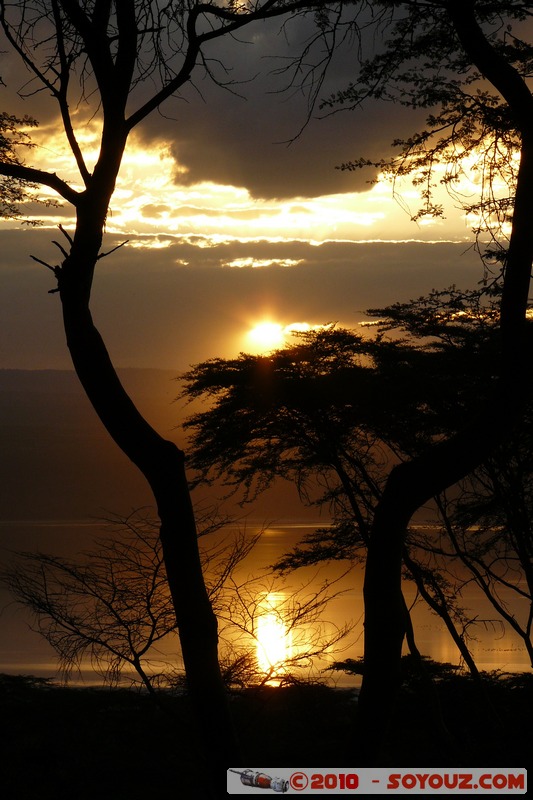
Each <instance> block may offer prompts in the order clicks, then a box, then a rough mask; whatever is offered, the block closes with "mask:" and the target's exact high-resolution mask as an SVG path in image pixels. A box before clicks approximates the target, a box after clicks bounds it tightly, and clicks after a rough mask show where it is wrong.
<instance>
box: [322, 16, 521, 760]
mask: <svg viewBox="0 0 533 800" xmlns="http://www.w3.org/2000/svg"><path fill="white" fill-rule="evenodd" d="M375 5H376V6H383V7H386V8H387V9H389V11H390V27H389V29H388V33H389V35H388V36H387V39H386V42H385V45H384V47H383V49H382V51H381V52H380V53H379V54H378V55H377V56H376V57H375V58H373V59H370V60H369V61H368V62H367V63H366V65H364V66H363V68H362V70H361V72H360V75H359V76H358V80H357V81H354V83H353V85H352V86H350V87H349V88H348V89H347V90H346V91H345V92H342V93H341V94H340V95H339V96H338V97H336V98H334V100H333V101H332V102H333V103H335V102H337V101H339V100H340V101H341V102H343V103H345V104H351V105H352V106H353V107H357V106H359V105H360V103H361V102H362V101H363V99H364V98H365V97H368V96H371V97H382V98H388V99H392V100H396V101H399V102H401V103H404V104H406V105H408V106H411V107H415V108H433V107H437V109H438V110H437V112H436V113H432V114H431V115H430V116H429V117H428V123H427V129H426V130H424V131H422V132H421V133H419V134H417V135H415V136H413V137H412V138H411V139H408V140H406V141H405V142H403V143H402V142H400V143H399V144H400V147H401V155H400V157H399V159H398V160H396V161H392V162H389V167H390V169H391V171H392V174H393V175H396V174H405V173H406V172H408V171H409V170H410V169H411V167H412V168H413V170H415V180H416V181H417V183H419V184H420V183H421V182H422V183H423V186H424V188H425V199H426V201H427V202H426V204H425V207H424V209H423V213H437V214H438V213H440V212H441V210H440V209H439V208H438V207H435V205H434V204H433V202H432V197H433V191H432V190H433V186H434V182H435V171H434V166H435V165H436V164H440V163H443V162H444V163H448V164H451V165H452V167H451V171H449V172H448V174H447V175H445V177H444V179H443V182H445V183H448V184H453V182H454V180H455V179H457V177H458V175H459V172H460V170H461V168H462V163H463V162H462V159H463V158H464V157H465V156H468V155H470V156H475V157H476V158H477V159H478V160H480V161H481V162H482V163H484V164H485V165H486V166H487V169H486V171H485V177H486V179H487V180H486V184H485V185H486V186H488V193H486V194H484V196H483V197H482V198H481V202H480V204H479V206H478V209H477V210H478V211H479V212H480V213H481V216H482V218H484V219H485V220H487V219H488V220H489V223H490V225H491V226H492V225H493V224H494V221H496V222H497V221H498V218H500V219H501V217H502V215H503V217H504V219H505V221H506V222H507V223H509V227H510V233H509V236H508V241H507V242H503V243H501V249H500V250H499V253H498V256H499V259H500V261H501V263H502V265H503V282H502V294H501V302H500V357H499V361H498V369H497V378H496V379H493V378H491V380H490V390H491V391H490V399H489V400H487V399H486V398H484V402H483V405H482V406H481V407H480V406H479V405H478V404H477V403H474V404H473V406H472V407H470V408H469V409H465V412H464V416H463V424H462V426H461V428H460V429H459V430H458V431H457V433H456V434H454V435H453V436H451V437H449V438H446V439H444V440H439V441H435V442H432V443H431V444H430V445H429V446H428V447H427V448H426V449H425V450H424V451H423V452H422V453H420V454H418V455H416V456H415V457H413V458H412V459H410V460H407V461H404V462H402V463H401V464H399V465H397V466H395V467H394V468H393V469H392V471H391V473H390V475H389V478H388V480H387V484H386V486H385V489H384V492H383V495H382V498H381V500H380V502H379V503H378V506H377V508H376V513H375V515H374V520H373V525H372V531H371V536H370V540H369V547H368V556H367V562H366V570H365V583H364V598H365V674H364V678H363V685H362V689H361V695H360V698H359V712H360V719H361V722H362V724H363V726H364V728H365V732H366V738H365V757H366V760H367V761H369V762H371V761H376V760H379V742H380V740H381V737H382V735H383V731H384V730H385V728H386V724H387V720H388V719H389V717H390V713H391V708H392V705H393V700H394V696H395V694H396V691H397V687H398V685H399V681H400V657H401V647H402V642H403V639H404V635H405V615H404V610H403V605H402V600H401V563H402V547H403V542H404V540H405V536H406V530H407V526H408V524H409V520H410V519H411V517H412V515H413V514H414V512H415V511H416V510H417V509H418V508H420V507H421V506H422V505H423V504H424V503H425V502H427V501H428V500H429V499H430V498H431V497H434V496H435V495H437V494H439V493H440V492H442V491H443V490H444V489H445V488H446V487H448V486H451V485H452V484H454V483H456V482H457V481H458V480H460V479H461V478H463V477H464V476H465V475H467V474H468V473H469V472H470V471H471V470H473V469H474V468H475V467H476V466H478V465H479V464H480V462H481V461H482V460H483V459H484V458H485V457H487V456H488V455H489V453H490V452H491V451H492V450H493V448H494V447H495V446H496V445H497V443H498V442H499V441H501V440H502V439H503V437H504V436H505V435H506V433H508V432H509V431H510V430H512V428H513V426H514V425H515V423H516V421H517V419H519V417H520V414H521V413H522V409H523V406H524V402H525V399H526V395H527V392H528V374H527V366H526V365H527V358H528V354H530V347H529V342H528V337H527V328H526V310H527V302H528V293H529V285H530V274H531V264H532V261H533V231H532V228H531V219H532V215H533V97H532V94H531V90H530V88H529V85H528V78H529V77H530V76H531V55H532V46H531V44H530V43H529V42H528V41H527V38H526V39H525V38H524V37H527V28H526V29H525V30H526V32H525V33H524V32H522V31H521V30H520V23H522V22H525V21H527V20H528V19H530V18H531V16H532V15H533V4H531V3H528V2H509V1H508V0H502V1H501V2H492V0H490V1H489V0H465V2H463V0H420V2H417V1H416V0H415V2H379V3H376V4H375ZM513 23H515V28H513V27H512V24H513ZM484 156H486V157H485V158H484ZM515 156H518V160H517V161H516V160H513V157H515ZM361 164H362V162H361V161H360V160H358V161H356V162H353V163H352V164H348V165H346V166H347V167H348V168H357V167H360V166H361ZM502 164H503V165H504V170H505V171H507V172H509V170H508V167H509V165H514V164H517V167H516V168H512V169H511V170H510V174H508V176H507V177H508V181H507V186H508V188H509V194H507V195H505V196H504V197H498V196H497V195H496V193H495V187H494V183H493V177H494V175H495V174H497V173H498V168H499V165H502ZM491 218H492V219H491ZM500 231H501V229H500ZM490 232H491V235H492V236H493V238H494V239H495V240H496V241H498V228H497V227H496V229H495V228H493V227H491V231H490ZM495 407H496V408H497V409H498V415H497V419H496V420H495V419H494V416H493V415H492V409H493V408H495Z"/></svg>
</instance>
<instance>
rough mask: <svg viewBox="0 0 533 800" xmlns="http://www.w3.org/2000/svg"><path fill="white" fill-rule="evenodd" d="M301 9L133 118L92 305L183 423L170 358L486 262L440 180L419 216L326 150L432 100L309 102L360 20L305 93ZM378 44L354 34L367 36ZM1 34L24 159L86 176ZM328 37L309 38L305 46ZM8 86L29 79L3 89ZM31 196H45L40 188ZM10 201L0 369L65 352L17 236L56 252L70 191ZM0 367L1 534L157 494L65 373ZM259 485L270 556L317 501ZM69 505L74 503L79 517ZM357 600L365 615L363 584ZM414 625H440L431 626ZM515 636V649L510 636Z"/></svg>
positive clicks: (469, 274)
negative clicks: (16, 213)
mask: <svg viewBox="0 0 533 800" xmlns="http://www.w3.org/2000/svg"><path fill="white" fill-rule="evenodd" d="M13 7H14V8H15V6H13ZM311 24H312V23H311V22H310V21H309V20H307V21H304V20H303V19H302V18H299V19H297V20H296V21H294V22H292V23H291V24H290V25H289V26H286V27H284V28H283V29H282V30H281V32H280V23H279V22H275V23H269V24H261V25H254V26H253V27H251V28H249V29H247V30H246V32H245V33H242V32H241V35H239V36H236V37H233V38H231V39H227V40H224V41H221V42H218V43H214V44H213V45H212V47H211V49H210V50H209V53H208V57H209V58H210V59H211V61H210V66H211V68H212V69H213V70H214V71H215V73H216V75H217V77H218V78H219V80H221V81H228V80H230V81H232V82H233V83H232V85H231V87H227V88H223V87H222V86H220V85H216V83H213V82H212V81H210V80H209V79H207V78H206V77H202V75H201V73H198V75H193V80H192V82H191V83H189V84H187V85H186V86H185V87H184V88H183V90H182V92H181V94H180V97H179V98H173V99H171V100H170V101H168V102H167V103H166V104H165V105H164V106H163V107H162V108H161V109H160V110H159V112H156V113H153V114H152V115H151V116H150V117H149V118H148V119H147V120H145V122H143V123H142V124H141V126H140V127H138V128H136V129H135V130H134V132H133V134H132V135H131V137H130V140H129V143H128V147H127V150H126V153H125V156H124V159H123V163H122V169H121V172H120V175H119V178H118V182H117V186H116V190H115V193H114V195H113V197H112V201H111V206H110V210H109V214H108V219H107V226H106V233H105V239H104V245H103V248H104V251H114V252H112V253H111V254H110V255H109V256H108V257H106V258H103V259H102V260H101V261H100V262H99V264H98V267H97V274H96V278H95V283H94V289H93V298H92V311H93V315H94V318H95V322H96V325H97V326H98V328H99V329H100V331H101V332H102V335H103V338H104V340H105V342H106V344H107V346H108V349H109V351H110V354H111V357H112V360H113V363H114V364H115V365H116V366H117V367H118V368H133V367H140V368H156V369H157V370H164V371H165V372H164V373H161V374H159V373H150V378H149V379H147V378H146V375H147V374H148V373H146V372H144V371H141V370H139V371H135V370H130V371H129V373H128V374H126V375H125V376H123V380H124V383H125V385H126V388H127V389H128V391H130V393H131V395H132V396H133V397H134V400H135V402H137V403H138V405H139V407H140V408H141V411H142V412H143V413H145V414H146V416H147V418H149V420H150V421H151V422H154V423H155V424H156V427H158V429H159V430H161V431H162V432H163V433H164V435H166V436H168V437H169V438H170V437H174V438H175V439H176V440H177V441H178V440H179V437H180V436H182V435H183V434H182V432H181V431H180V432H178V433H176V431H177V429H178V423H179V415H180V414H182V413H183V408H182V407H181V410H180V411H178V410H177V406H176V405H175V404H173V403H172V400H173V399H174V398H175V397H176V395H177V394H178V392H179V388H178V387H177V384H176V383H175V382H174V381H173V378H174V377H175V376H178V375H179V374H180V373H181V372H183V371H185V370H187V369H188V368H189V366H190V365H192V364H195V363H198V362H199V361H201V360H205V359H207V358H212V357H216V356H221V357H234V356H236V355H237V354H238V353H239V352H242V351H248V352H266V351H268V350H269V349H271V348H274V347H279V346H282V345H283V344H284V343H285V342H288V341H290V337H291V333H292V332H294V331H298V330H306V329H309V328H311V327H315V326H321V325H325V324H328V323H337V324H339V325H341V326H347V327H354V326H357V325H359V323H360V322H361V321H363V320H364V319H365V310H366V309H368V308H379V307H380V306H384V305H387V304H390V303H394V302H396V301H403V302H404V301H407V300H409V299H410V298H416V297H419V296H420V295H423V294H426V293H428V292H429V291H430V290H431V289H434V288H437V289H442V288H446V287H449V286H451V285H452V284H455V285H456V286H458V287H461V288H465V289H467V288H473V287H474V286H475V285H476V284H477V283H478V282H479V281H480V280H481V278H482V276H483V267H482V264H481V261H480V258H479V255H478V253H477V252H476V251H475V249H474V246H473V245H474V236H473V233H472V228H473V226H474V225H475V222H476V221H475V220H474V219H471V218H467V217H466V216H465V214H464V211H463V210H462V209H461V208H460V202H459V201H458V200H457V199H455V200H454V199H453V198H452V197H450V196H449V195H447V194H446V192H445V190H444V188H443V187H440V188H439V189H438V190H437V199H438V200H440V201H441V202H442V203H443V204H444V217H443V218H439V219H421V220H419V221H418V222H417V223H414V222H412V221H411V219H410V215H412V214H415V213H416V212H417V211H418V210H419V207H420V189H415V188H413V186H412V184H411V182H410V181H405V182H404V183H398V184H397V185H395V186H394V187H393V186H392V185H391V184H390V183H388V182H387V181H385V180H384V179H383V178H382V177H381V176H380V175H379V174H377V172H376V171H375V170H374V171H373V170H372V169H369V170H367V171H356V172H350V171H343V170H340V169H339V165H341V164H342V163H344V162H347V161H350V160H356V159H358V158H360V157H366V158H370V159H380V158H383V157H387V156H388V155H390V154H391V153H392V152H393V151H392V149H391V146H390V143H391V142H392V141H393V140H394V139H397V138H401V137H408V136H410V135H411V134H412V133H414V132H415V131H416V130H420V128H421V127H422V126H423V125H424V117H425V114H421V113H420V112H414V111H412V110H409V109H406V108H402V107H396V106H393V105H392V104H390V103H387V104H379V103H374V104H368V105H366V106H364V107H363V108H361V109H358V110H357V111H346V110H344V111H339V112H338V113H331V112H330V111H329V110H328V109H327V108H324V107H322V105H321V101H322V100H323V99H325V98H328V97H329V96H331V95H332V93H334V92H335V91H337V90H339V89H343V88H345V87H346V86H347V85H348V84H349V83H350V81H351V80H353V79H354V78H355V60H356V59H355V55H354V42H353V41H352V40H349V41H348V40H346V41H340V42H339V44H338V47H337V48H336V50H335V53H334V57H333V58H332V61H331V63H330V65H329V70H328V73H327V77H326V79H325V81H324V82H323V84H322V85H321V86H320V91H319V94H318V96H317V98H316V103H315V104H314V105H313V107H312V109H311V112H310V106H309V96H308V93H307V90H306V86H305V85H304V87H303V88H301V87H300V85H299V84H298V82H295V83H293V84H292V85H291V77H290V72H288V71H287V70H286V67H287V66H288V64H290V61H287V59H288V58H290V57H291V56H293V55H294V53H295V52H298V51H299V48H301V46H302V43H304V42H306V41H309V39H308V37H309V35H310V33H311V27H310V26H311ZM374 45H375V43H374V42H373V41H371V40H370V39H369V41H368V42H367V43H366V44H365V42H363V43H362V47H363V51H364V50H365V47H366V48H367V51H366V52H363V55H368V54H369V53H370V52H371V49H372V47H374ZM317 46H318V47H320V45H317ZM0 52H2V64H1V67H0V78H1V81H0V111H6V112H8V113H13V114H17V115H20V116H22V115H24V114H29V115H30V116H33V117H35V118H36V119H37V120H38V121H39V128H38V129H37V130H32V131H31V136H32V139H33V140H34V142H35V145H36V146H35V147H34V148H33V149H32V150H31V151H29V152H27V153H25V160H26V163H27V164H28V165H30V166H34V167H36V168H38V169H41V170H45V171H48V172H55V173H57V175H58V176H60V177H61V178H62V179H63V180H64V181H66V182H68V183H69V184H70V185H71V186H73V187H74V188H81V181H80V176H79V174H78V173H77V171H76V167H75V163H74V159H73V157H72V154H71V153H70V151H69V149H68V146H67V142H66V139H65V135H64V133H63V129H62V126H61V124H60V120H59V116H58V113H57V108H56V106H55V105H54V103H53V100H52V99H51V98H50V96H49V94H48V93H47V92H41V93H36V92H35V91H34V88H35V87H34V85H33V84H32V83H31V82H30V83H28V80H29V78H30V77H31V76H30V75H29V73H28V71H27V70H26V69H25V67H24V65H23V64H21V62H20V60H18V59H17V57H16V56H15V55H14V54H13V53H12V52H10V49H9V46H8V44H7V43H6V42H5V41H0ZM323 55H324V54H323V53H321V52H320V50H318V51H317V50H316V48H315V49H313V48H312V49H311V50H310V52H309V54H308V61H309V63H318V62H319V60H320V58H321V57H323ZM222 64H224V65H225V67H226V69H227V71H225V70H224V69H222V68H221V66H220V65H222ZM307 77H309V74H308V75H307ZM304 84H305V80H304ZM86 88H87V92H86V96H85V97H83V98H82V99H81V101H80V97H79V93H78V96H76V93H75V91H74V90H73V95H72V97H71V113H72V118H73V121H74V124H75V127H76V135H77V139H78V142H79V144H80V146H81V148H82V150H83V153H84V156H85V158H86V161H87V164H88V167H89V169H91V168H92V165H93V164H94V163H95V160H96V158H97V155H98V146H99V138H100V133H101V132H100V127H99V109H98V98H97V97H95V96H94V95H93V94H91V91H90V88H91V86H90V79H88V83H87V87H86ZM21 89H22V94H25V95H26V99H23V97H22V96H21V95H20V94H17V92H18V91H19V90H21ZM152 90H153V88H152V86H151V83H150V82H148V83H147V84H146V85H145V84H142V85H139V86H138V87H137V88H136V90H135V92H134V94H133V96H132V98H131V108H130V111H133V110H134V109H135V108H138V107H139V105H142V103H143V102H145V101H146V99H147V97H148V96H149V94H150V91H152ZM309 114H310V115H309ZM476 166H477V165H476V163H475V162H474V163H470V164H465V170H466V172H467V173H468V178H467V177H466V176H465V177H464V179H462V180H461V182H460V183H459V184H458V185H456V186H455V190H456V192H457V196H458V197H461V198H462V199H463V200H464V201H466V202H468V200H469V199H473V198H475V197H476V196H478V192H479V189H480V186H481V185H482V181H483V176H482V175H481V174H480V173H479V172H478V171H477V170H476ZM440 174H441V177H444V173H440ZM437 179H438V175H437ZM493 188H494V190H495V191H496V192H498V190H499V187H498V186H497V185H494V186H493ZM504 188H505V187H504ZM41 198H44V199H45V200H46V199H50V200H55V199H56V198H55V196H54V195H53V193H52V192H51V191H49V190H47V189H45V190H43V191H42V192H41ZM24 211H25V212H26V213H27V215H28V217H29V219H30V220H36V219H39V220H41V221H42V224H41V225H40V226H39V227H31V226H27V225H21V224H20V223H18V222H14V221H6V220H0V242H1V250H0V370H47V369H48V370H49V369H54V370H70V369H71V362H70V359H69V354H68V351H67V348H66V345H65V340H64V333H63V329H62V321H61V304H60V299H59V296H58V294H57V293H49V292H50V290H53V289H54V288H55V280H54V276H53V274H52V273H51V272H50V271H49V270H47V269H46V268H45V267H44V266H42V265H40V264H38V263H36V261H35V260H32V259H31V256H34V257H36V258H37V259H41V260H42V261H44V262H47V263H48V264H52V265H56V264H58V263H60V259H61V254H60V252H59V250H58V248H57V246H56V245H55V244H54V241H55V242H59V243H65V244H66V240H64V239H63V238H62V233H61V232H60V231H59V229H58V226H59V225H61V226H63V227H64V229H65V230H67V231H69V230H70V231H72V230H73V227H74V217H73V209H72V208H71V207H70V206H69V205H68V204H67V203H65V202H64V201H62V200H61V201H60V203H59V205H58V206H57V207H56V206H46V205H39V204H37V203H29V204H28V205H27V206H26V207H25V208H24ZM115 248H118V249H116V250H115ZM0 378H2V380H3V395H2V392H0V403H3V408H4V412H5V413H4V421H3V423H2V427H0V435H2V436H3V440H2V447H3V448H4V452H5V458H4V459H3V461H2V462H1V463H0V484H1V485H2V486H3V489H4V491H3V494H2V495H0V534H2V537H0V538H1V540H2V547H4V548H15V549H17V548H22V549H23V548H24V547H27V548H29V549H36V548H39V547H40V548H42V549H45V550H46V549H48V548H49V547H52V549H53V548H55V547H56V546H57V548H58V549H62V548H64V551H65V552H67V551H68V549H69V548H71V549H79V548H80V547H81V546H82V545H83V542H84V541H86V540H87V538H88V537H89V536H90V535H92V533H93V529H92V528H91V527H90V526H91V525H92V523H91V522H88V520H93V519H94V517H95V516H98V515H100V516H101V515H102V513H103V512H102V510H103V509H104V510H105V511H106V513H107V510H108V509H111V511H112V512H114V511H116V512H117V513H123V512H124V513H129V511H130V510H131V509H132V508H133V507H139V506H142V505H145V504H146V505H147V504H149V503H151V502H152V497H151V495H150V493H149V491H148V486H147V485H146V484H145V482H144V481H143V480H142V479H141V477H140V475H139V474H138V473H137V471H136V470H135V469H134V468H133V467H132V465H131V464H130V463H129V462H128V460H127V459H126V457H125V456H124V455H123V454H122V453H121V452H120V451H119V450H118V448H116V447H115V445H114V444H113V443H112V442H111V440H110V439H109V437H108V436H107V434H106V433H105V431H104V430H103V428H102V426H101V425H100V423H99V421H98V420H97V419H96V417H95V415H94V414H93V412H92V409H89V407H88V403H87V400H86V398H85V397H84V396H83V394H82V392H81V389H80V387H79V385H78V382H77V379H76V376H74V375H72V374H70V375H69V374H62V373H59V374H58V375H55V376H52V377H50V376H49V375H46V374H42V375H41V374H39V373H33V374H32V375H30V376H28V375H27V374H24V375H22V376H21V375H18V374H14V373H9V372H4V373H2V374H1V375H0ZM28 387H29V388H28ZM132 387H133V388H132ZM13 398H16V399H15V400H13ZM17 398H18V399H17ZM213 491H214V492H215V491H216V490H213ZM273 492H274V494H268V493H266V494H265V495H263V496H262V497H261V498H260V501H259V503H258V504H256V505H254V510H253V513H254V514H255V515H256V519H257V520H260V526H261V525H263V522H264V520H269V521H272V520H279V519H282V520H283V519H285V520H292V522H291V523H290V524H291V525H293V524H294V530H293V529H291V527H290V525H289V527H286V528H284V529H282V528H281V527H280V529H279V532H278V533H279V536H278V534H277V533H276V531H273V530H271V531H269V533H270V534H272V535H271V536H270V539H269V536H267V535H265V536H263V538H262V545H263V546H264V547H265V550H264V551H263V554H264V562H265V564H271V563H272V554H271V551H270V550H269V547H271V546H272V544H273V543H274V544H276V543H277V544H276V546H279V547H280V548H281V545H282V544H284V543H285V544H286V542H287V541H288V539H287V537H288V536H289V535H294V536H295V535H296V534H297V535H298V536H299V535H300V533H299V531H298V526H299V525H300V524H303V523H305V524H311V523H310V521H309V520H310V518H311V515H312V516H313V519H312V525H315V524H316V522H317V521H316V518H315V515H316V513H317V512H316V509H315V508H312V509H309V508H307V509H304V508H303V507H302V505H301V503H300V499H299V498H298V496H297V492H296V488H295V487H294V486H287V485H286V484H283V486H282V489H281V490H280V489H279V486H278V485H276V487H274V489H273ZM276 493H277V494H276ZM272 497H273V498H274V499H273V500H272ZM218 499H219V498H217V500H218ZM327 513H328V512H327V511H326V510H324V518H323V519H322V520H321V524H323V523H324V522H327V519H325V517H326V515H327ZM72 520H78V523H76V525H75V526H74V528H71V527H70V526H71V521H72ZM302 520H303V523H302ZM80 521H81V522H80ZM26 523H28V524H27V525H26ZM56 523H57V525H56ZM54 525H55V526H56V527H55V528H54ZM76 526H77V527H76ZM84 526H87V530H85V528H84ZM287 531H288V533H287ZM295 531H296V533H295ZM276 537H277V538H276ZM267 557H269V558H270V561H267ZM354 598H355V600H354ZM1 600H2V598H1V596H0V607H1V605H2V603H1ZM349 603H350V609H352V607H353V608H355V609H356V612H357V613H356V614H355V617H356V618H359V617H360V614H361V593H360V587H359V585H358V587H357V589H353V592H352V594H351V595H350V598H349ZM343 614H344V611H343ZM10 619H11V618H10ZM19 625H20V623H19V619H18V618H14V617H13V618H12V619H11V621H10V622H9V623H8V624H7V626H5V627H4V632H3V634H2V635H3V637H4V639H3V640H2V639H0V665H1V664H2V659H4V660H7V661H6V663H13V664H15V665H16V667H17V669H18V667H19V665H20V664H28V663H30V659H32V658H35V656H34V655H33V654H32V653H33V650H32V648H33V647H34V640H35V638H36V637H34V638H33V639H31V640H30V637H29V635H28V637H27V641H26V640H21V639H18V638H17V637H18V636H19ZM421 630H422V632H423V633H422V634H421V636H422V635H423V636H427V638H428V641H429V640H431V639H432V637H433V635H434V628H432V627H431V626H430V625H429V624H428V625H426V627H425V628H424V626H423V625H422V626H421ZM439 636H440V634H439ZM486 636H487V639H488V640H489V645H490V646H492V638H491V634H490V632H489V633H486ZM437 638H438V637H437ZM441 638H442V637H441ZM444 639H445V637H444ZM423 641H424V640H423ZM435 641H437V639H435ZM438 641H439V642H440V641H441V639H438ZM446 641H447V640H446ZM448 644H449V643H448ZM15 645H16V646H15ZM429 647H430V645H428V650H429ZM439 647H440V644H439ZM502 648H503V644H502ZM435 652H438V656H439V657H441V656H442V657H443V658H446V659H448V657H449V656H448V653H447V651H446V652H445V651H444V650H438V649H437V650H435ZM509 652H510V653H512V655H509V656H508V658H509V659H516V658H517V657H516V656H515V646H514V644H513V643H511V645H510V646H509ZM43 654H44V650H43V651H42V653H41V657H42V658H43V659H44V658H45V657H46V658H48V659H50V657H51V656H50V654H49V653H48V654H44V655H43ZM483 657H484V656H482V658H483ZM491 658H492V656H491ZM491 658H489V659H488V660H489V662H490V660H491ZM13 668H15V667H13Z"/></svg>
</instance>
